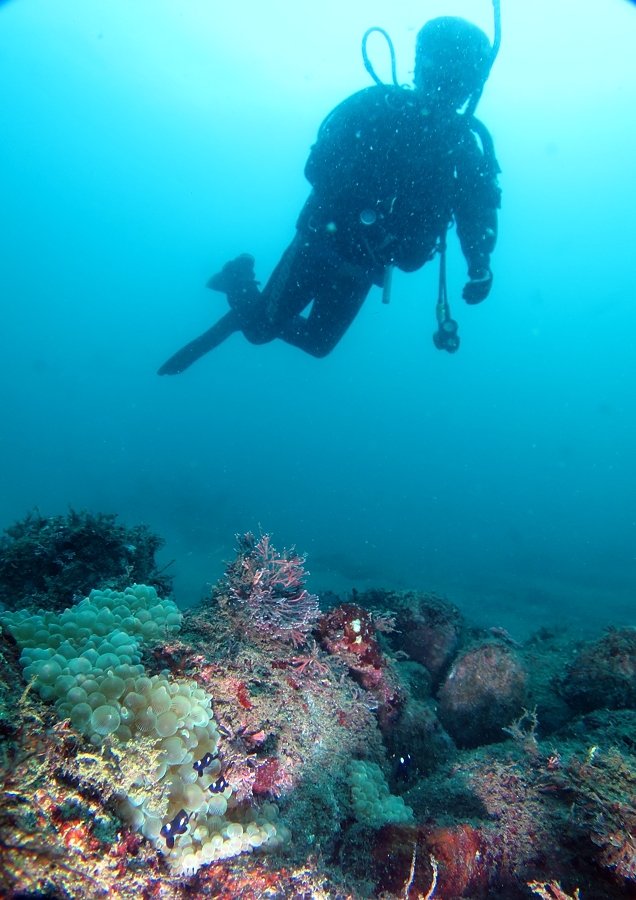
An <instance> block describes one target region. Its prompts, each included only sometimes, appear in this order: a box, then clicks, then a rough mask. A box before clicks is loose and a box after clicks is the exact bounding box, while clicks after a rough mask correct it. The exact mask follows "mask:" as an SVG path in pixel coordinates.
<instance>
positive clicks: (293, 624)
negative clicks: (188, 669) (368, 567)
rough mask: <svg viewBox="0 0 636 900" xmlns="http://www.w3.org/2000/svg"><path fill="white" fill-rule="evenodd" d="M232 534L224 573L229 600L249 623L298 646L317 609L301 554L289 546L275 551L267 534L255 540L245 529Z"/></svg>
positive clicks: (304, 639) (312, 621)
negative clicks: (234, 546) (234, 549)
mask: <svg viewBox="0 0 636 900" xmlns="http://www.w3.org/2000/svg"><path fill="white" fill-rule="evenodd" d="M236 537H237V541H238V545H239V546H238V555H237V557H236V559H235V560H234V562H232V563H230V565H229V566H228V568H227V570H226V572H225V587H226V590H227V592H228V595H229V597H230V600H231V601H232V602H233V603H234V604H235V605H236V607H237V609H238V610H239V611H240V612H241V614H242V615H243V616H245V618H246V619H248V621H249V625H250V626H251V627H253V628H256V629H257V630H259V631H261V632H263V633H264V634H265V635H267V636H269V637H273V638H280V639H282V640H285V641H290V642H291V643H292V644H293V645H294V646H295V647H297V646H300V645H301V644H303V643H304V642H305V641H306V639H307V634H308V632H309V630H310V629H311V627H312V624H313V623H314V622H315V620H316V619H317V617H318V615H319V612H320V610H319V608H318V598H317V597H316V595H315V594H310V593H309V592H308V591H307V590H306V589H305V577H304V576H305V571H304V569H303V563H304V562H305V558H304V557H302V556H299V555H298V554H297V553H294V551H293V548H292V550H283V552H282V553H279V552H278V551H277V550H275V549H274V547H273V546H272V544H271V539H270V535H269V534H264V535H261V537H260V539H259V540H258V541H257V540H256V538H255V537H254V535H253V534H251V533H250V532H248V533H247V534H244V535H237V536H236Z"/></svg>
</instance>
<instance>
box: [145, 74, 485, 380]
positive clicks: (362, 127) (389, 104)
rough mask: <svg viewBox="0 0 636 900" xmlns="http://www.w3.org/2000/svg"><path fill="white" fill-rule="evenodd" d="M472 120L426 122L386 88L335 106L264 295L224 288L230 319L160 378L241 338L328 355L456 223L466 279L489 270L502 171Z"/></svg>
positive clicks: (453, 117)
mask: <svg viewBox="0 0 636 900" xmlns="http://www.w3.org/2000/svg"><path fill="white" fill-rule="evenodd" d="M474 122H475V120H473V119H470V118H469V117H466V116H462V115H461V114H459V113H455V112H452V113H448V114H445V115H440V114H438V115H434V114H431V113H430V112H428V111H427V109H426V108H425V97H424V96H422V95H420V94H418V92H417V91H411V90H407V89H405V88H398V87H393V86H391V85H378V86H376V87H371V88H367V89H366V90H363V91H360V92H359V93H357V94H354V95H352V96H351V97H349V98H347V99H346V100H345V101H343V103H341V104H340V105H339V106H338V107H336V109H335V110H334V111H333V112H332V113H331V114H330V115H329V116H328V117H327V118H326V119H325V121H324V122H323V124H322V125H321V127H320V130H319V132H318V139H317V141H316V143H315V144H314V145H313V147H312V149H311V153H310V155H309V159H308V161H307V164H306V166H305V175H306V177H307V179H308V181H309V182H310V183H311V185H312V188H313V190H312V192H311V194H310V196H309V198H308V200H307V202H306V203H305V205H304V207H303V209H302V211H301V213H300V216H299V218H298V222H297V224H296V229H297V231H296V236H295V238H294V240H293V242H292V243H291V245H290V246H289V247H288V248H287V250H286V251H285V253H284V254H283V257H282V259H281V260H280V262H279V263H278V265H277V266H276V268H275V269H274V272H273V273H272V276H271V278H270V279H269V281H268V282H267V285H266V286H265V288H264V289H263V291H262V292H259V291H258V288H257V286H256V283H255V282H252V283H250V285H249V286H248V287H247V289H246V288H245V287H243V288H242V290H241V294H240V296H239V295H238V294H237V295H236V296H233V295H232V292H231V291H230V292H228V300H229V303H230V306H231V307H232V309H231V310H230V312H229V313H227V315H226V316H224V317H223V318H222V319H221V320H219V322H217V323H216V325H214V326H213V327H212V328H211V329H210V330H209V331H208V332H206V333H205V334H204V335H201V337H200V338H197V339H196V340H195V341H193V342H192V343H191V344H189V345H188V346H187V347H184V348H183V350H181V351H179V353H178V354H176V355H175V356H174V357H173V358H172V359H171V360H169V361H168V363H166V364H165V366H164V367H162V369H161V370H160V373H162V374H171V373H173V372H175V371H182V370H183V368H186V367H187V366H188V365H190V364H191V362H194V360H195V359H197V358H198V357H199V356H201V355H202V354H203V353H205V352H207V351H208V350H211V349H212V348H213V347H214V346H217V345H218V344H219V343H220V342H221V341H223V340H225V338H226V337H228V335H229V334H231V333H232V332H233V331H237V330H241V331H242V332H243V333H244V335H245V337H246V338H247V339H248V340H249V341H251V342H252V343H265V342H267V341H271V340H273V339H274V338H280V339H282V340H284V341H286V342H287V343H289V344H293V345H295V346H297V347H299V348H300V349H302V350H304V351H305V352H307V353H310V354H311V355H312V356H317V357H322V356H326V355H327V354H328V353H329V352H330V351H331V350H332V349H333V348H334V347H335V346H336V344H337V343H338V341H339V340H340V339H341V338H342V336H343V335H344V333H345V331H346V330H347V329H348V327H349V325H351V323H352V322H353V320H354V318H355V316H356V314H357V313H358V311H359V309H360V307H361V306H362V303H363V302H364V300H365V297H366V296H367V294H368V292H369V289H370V288H371V286H372V285H373V284H376V285H382V283H383V280H384V272H385V266H388V265H394V266H397V267H398V268H399V269H402V270H403V271H405V272H413V271H415V270H416V269H419V268H420V267H421V266H423V265H424V263H425V262H427V260H430V259H432V258H433V256H434V255H435V252H436V248H437V244H438V239H439V237H440V235H442V234H444V233H445V231H446V228H447V226H448V225H449V224H450V223H451V221H452V220H454V221H455V223H456V226H457V233H458V236H459V239H460V242H461V247H462V251H463V253H464V256H465V257H466V260H467V262H468V271H469V274H472V273H473V272H477V271H478V270H480V269H482V268H483V267H487V266H488V263H489V257H490V253H491V252H492V250H493V249H494V246H495V242H496V235H497V209H498V207H499V201H500V191H499V187H498V185H497V173H498V171H499V169H498V166H497V163H496V160H495V159H494V154H493V153H484V152H483V151H482V149H481V147H480V145H479V143H478V141H477V138H476V136H475V134H474V130H477V129H474V128H473V130H471V127H472V126H473V124H474ZM478 124H479V123H478ZM479 130H480V131H481V133H482V135H483V134H484V133H485V135H486V139H487V140H486V143H487V142H489V141H490V138H489V136H488V134H487V132H485V129H484V127H483V126H480V129H479ZM482 143H484V138H483V137H482ZM312 301H313V306H312V308H311V310H310V312H309V314H308V315H307V316H302V315H301V313H302V312H303V310H304V309H305V308H306V307H307V306H308V305H309V304H310V303H311V302H312ZM171 364H172V365H171Z"/></svg>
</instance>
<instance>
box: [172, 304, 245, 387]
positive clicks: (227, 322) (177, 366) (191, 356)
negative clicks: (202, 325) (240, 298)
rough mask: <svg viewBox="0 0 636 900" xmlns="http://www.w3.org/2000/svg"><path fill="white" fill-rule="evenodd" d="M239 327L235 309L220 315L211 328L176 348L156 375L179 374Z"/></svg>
mask: <svg viewBox="0 0 636 900" xmlns="http://www.w3.org/2000/svg"><path fill="white" fill-rule="evenodd" d="M239 327H240V323H239V317H238V314H237V313H236V311H235V310H233V309H231V310H230V311H229V312H228V313H226V314H225V315H224V316H222V317H221V318H220V319H219V321H218V322H216V324H214V325H213V326H212V328H208V330H207V331H205V332H204V333H203V334H201V335H199V337H198V338H195V339H194V340H193V341H190V343H189V344H186V345H185V347H182V348H181V350H178V351H177V352H176V353H175V355H174V356H171V357H170V359H169V360H168V361H167V362H165V363H164V364H163V365H162V367H161V368H160V369H159V371H158V372H157V375H179V374H180V373H181V372H184V371H185V370H186V369H187V368H188V367H189V366H191V365H192V363H195V362H196V361H197V359H200V358H201V357H202V356H205V354H206V353H209V352H210V350H214V348H215V347H218V346H219V344H222V343H223V341H224V340H225V339H226V338H228V337H229V336H230V335H231V334H233V333H234V332H235V331H238V330H239Z"/></svg>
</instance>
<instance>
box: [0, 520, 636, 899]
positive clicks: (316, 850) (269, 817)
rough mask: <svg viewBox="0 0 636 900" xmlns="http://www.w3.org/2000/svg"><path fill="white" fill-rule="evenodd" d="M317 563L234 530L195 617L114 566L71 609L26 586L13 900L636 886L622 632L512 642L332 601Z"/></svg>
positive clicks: (459, 623)
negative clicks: (113, 572) (232, 547)
mask: <svg viewBox="0 0 636 900" xmlns="http://www.w3.org/2000/svg"><path fill="white" fill-rule="evenodd" d="M47 560H48V557H46V556H44V557H43V558H42V564H43V569H46V565H47ZM303 564H304V559H303V557H302V556H301V555H298V554H296V553H295V552H293V551H290V552H286V551H284V552H282V553H278V552H277V551H276V550H275V549H274V547H273V545H272V541H271V538H270V536H269V535H261V536H260V538H259V539H258V540H257V539H256V538H254V536H253V535H250V534H248V535H244V536H241V537H239V538H238V548H237V555H236V558H235V560H233V561H232V562H231V563H230V564H229V565H228V566H227V569H226V572H225V574H224V576H223V578H221V580H220V581H219V583H218V584H217V585H215V586H214V587H213V588H212V590H211V593H210V596H209V597H208V598H206V599H205V600H204V601H202V602H201V604H200V605H199V606H197V607H194V608H191V609H188V610H185V611H184V610H179V609H178V608H177V606H176V605H175V603H174V602H173V601H171V600H167V599H163V600H162V599H160V597H159V596H158V595H157V593H156V591H155V590H154V589H153V588H152V587H148V586H144V585H138V584H137V585H133V584H129V583H128V581H126V582H125V583H123V584H118V585H109V586H105V581H106V582H108V578H109V577H110V576H105V574H104V572H98V571H96V572H95V586H96V589H95V590H92V591H91V592H90V594H88V596H86V597H84V598H83V599H81V600H77V599H76V600H75V601H74V602H71V600H72V598H69V600H68V601H67V603H66V607H67V608H66V609H65V610H64V611H62V610H61V609H60V607H59V605H57V601H56V603H53V602H50V603H49V602H46V604H45V603H44V602H43V603H42V604H41V605H42V606H43V607H44V609H39V610H38V609H36V608H34V606H33V601H34V598H35V597H36V596H38V594H37V592H32V593H31V594H30V595H29V596H28V597H27V596H26V595H24V594H23V593H21V591H22V587H21V588H18V587H17V586H14V588H12V589H11V591H10V592H9V593H10V596H9V597H8V600H7V604H6V606H7V609H5V610H4V611H3V612H2V613H0V620H1V622H2V626H3V631H2V633H0V898H2V900H4V898H5V897H6V898H9V900H18V898H26V897H38V898H52V900H97V898H102V897H112V898H114V900H120V898H121V900H132V898H135V900H186V898H189V900H193V898H197V900H202V898H215V900H235V898H239V897H240V898H245V900H256V898H259V900H261V898H263V897H267V898H270V900H279V898H280V900H283V898H286V900H296V898H298V900H301V898H302V900H309V898H315V900H323V898H324V900H392V898H395V900H398V898H399V900H416V898H417V900H420V898H422V900H425V898H427V900H431V898H440V900H459V898H466V900H490V898H493V897H497V898H503V900H524V898H525V900H528V898H529V897H530V896H531V895H532V893H533V892H534V894H535V895H537V896H539V897H543V898H545V900H572V898H576V897H578V896H579V893H578V891H579V889H580V896H581V898H583V900H627V898H630V897H634V896H635V892H636V840H635V839H634V835H636V809H635V805H634V795H635V791H636V756H635V754H634V748H635V747H636V710H634V708H633V706H634V703H633V702H632V700H631V694H630V690H631V687H630V684H631V674H630V672H631V669H630V666H631V659H632V656H631V653H632V650H631V648H632V638H633V632H632V631H631V629H621V630H620V631H618V632H610V633H608V634H606V635H605V636H603V637H602V638H601V639H600V640H598V641H594V642H591V643H589V644H587V645H582V646H581V645H578V646H577V645H576V644H575V643H574V642H573V641H572V640H571V639H570V638H569V637H568V636H567V635H566V634H564V633H563V634H561V633H559V634H553V633H548V632H546V631H543V630H542V631H539V632H537V634H536V635H533V636H532V638H531V639H530V640H528V641H527V642H525V644H523V645H520V644H518V643H517V642H515V641H514V639H513V638H512V637H511V636H510V635H508V634H507V633H506V632H504V631H503V630H502V629H500V628H496V627H494V628H493V629H491V630H490V632H486V631H484V630H481V629H478V628H474V627H471V626H470V624H469V623H468V622H465V621H464V620H463V618H462V617H461V615H460V614H459V612H458V611H457V610H456V609H455V608H454V607H453V606H452V605H451V604H449V603H448V602H447V601H445V600H442V599H441V598H437V597H434V596H432V595H427V594H422V593H416V592H404V593H399V592H395V591H390V592H387V591H382V590H375V591H367V592H365V593H364V594H362V593H355V592H354V593H352V595H351V596H350V597H343V598H340V597H336V596H335V595H330V597H329V598H328V600H327V603H323V610H324V611H323V612H322V613H321V612H320V610H319V607H318V601H317V598H316V597H315V596H314V595H312V594H311V593H310V592H309V591H308V590H307V588H306V586H305V578H306V573H305V572H304V565H303ZM35 574H37V573H35ZM71 574H72V573H69V577H70V575H71ZM42 583H43V584H46V582H45V581H43V582H42ZM22 584H23V585H24V582H23V583H22ZM39 596H44V595H39ZM60 596H61V594H60ZM58 599H59V598H58ZM22 601H25V602H24V603H23V602H22ZM325 607H326V608H325ZM577 650H578V652H576V651H577ZM595 679H598V680H600V681H602V683H603V690H604V691H605V693H602V692H599V691H598V689H597V686H596V685H595V684H594V681H595ZM595 692H596V693H595ZM590 698H592V699H590ZM608 706H610V707H612V706H618V707H621V708H619V709H608V708H607V707H608Z"/></svg>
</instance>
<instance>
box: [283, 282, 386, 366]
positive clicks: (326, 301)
mask: <svg viewBox="0 0 636 900" xmlns="http://www.w3.org/2000/svg"><path fill="white" fill-rule="evenodd" d="M372 284H373V281H372V280H371V278H370V277H369V278H368V279H366V278H356V277H350V276H346V277H342V276H341V277H339V278H338V277H335V276H332V278H331V279H330V280H329V284H327V285H324V286H323V288H322V290H321V291H320V292H319V293H318V294H317V295H316V297H315V298H314V303H313V306H312V308H311V310H310V312H309V315H308V316H301V315H298V316H294V317H293V318H292V319H289V320H288V321H287V322H285V323H284V324H283V325H282V327H281V330H280V333H279V337H280V338H281V339H282V340H283V341H285V342H286V343H288V344H292V345H293V346H294V347H298V348H299V349H300V350H304V351H305V353H309V354H310V355H311V356H315V357H317V358H319V359H321V358H322V357H324V356H327V354H329V353H331V351H332V350H333V348H334V347H335V346H336V344H337V343H338V341H340V339H341V338H342V337H343V335H344V333H345V332H346V331H347V329H348V328H349V326H350V325H351V323H352V322H353V320H354V319H355V317H356V316H357V315H358V313H359V311H360V308H361V306H362V304H363V303H364V301H365V298H366V296H367V294H368V293H369V290H370V288H371V286H372Z"/></svg>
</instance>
